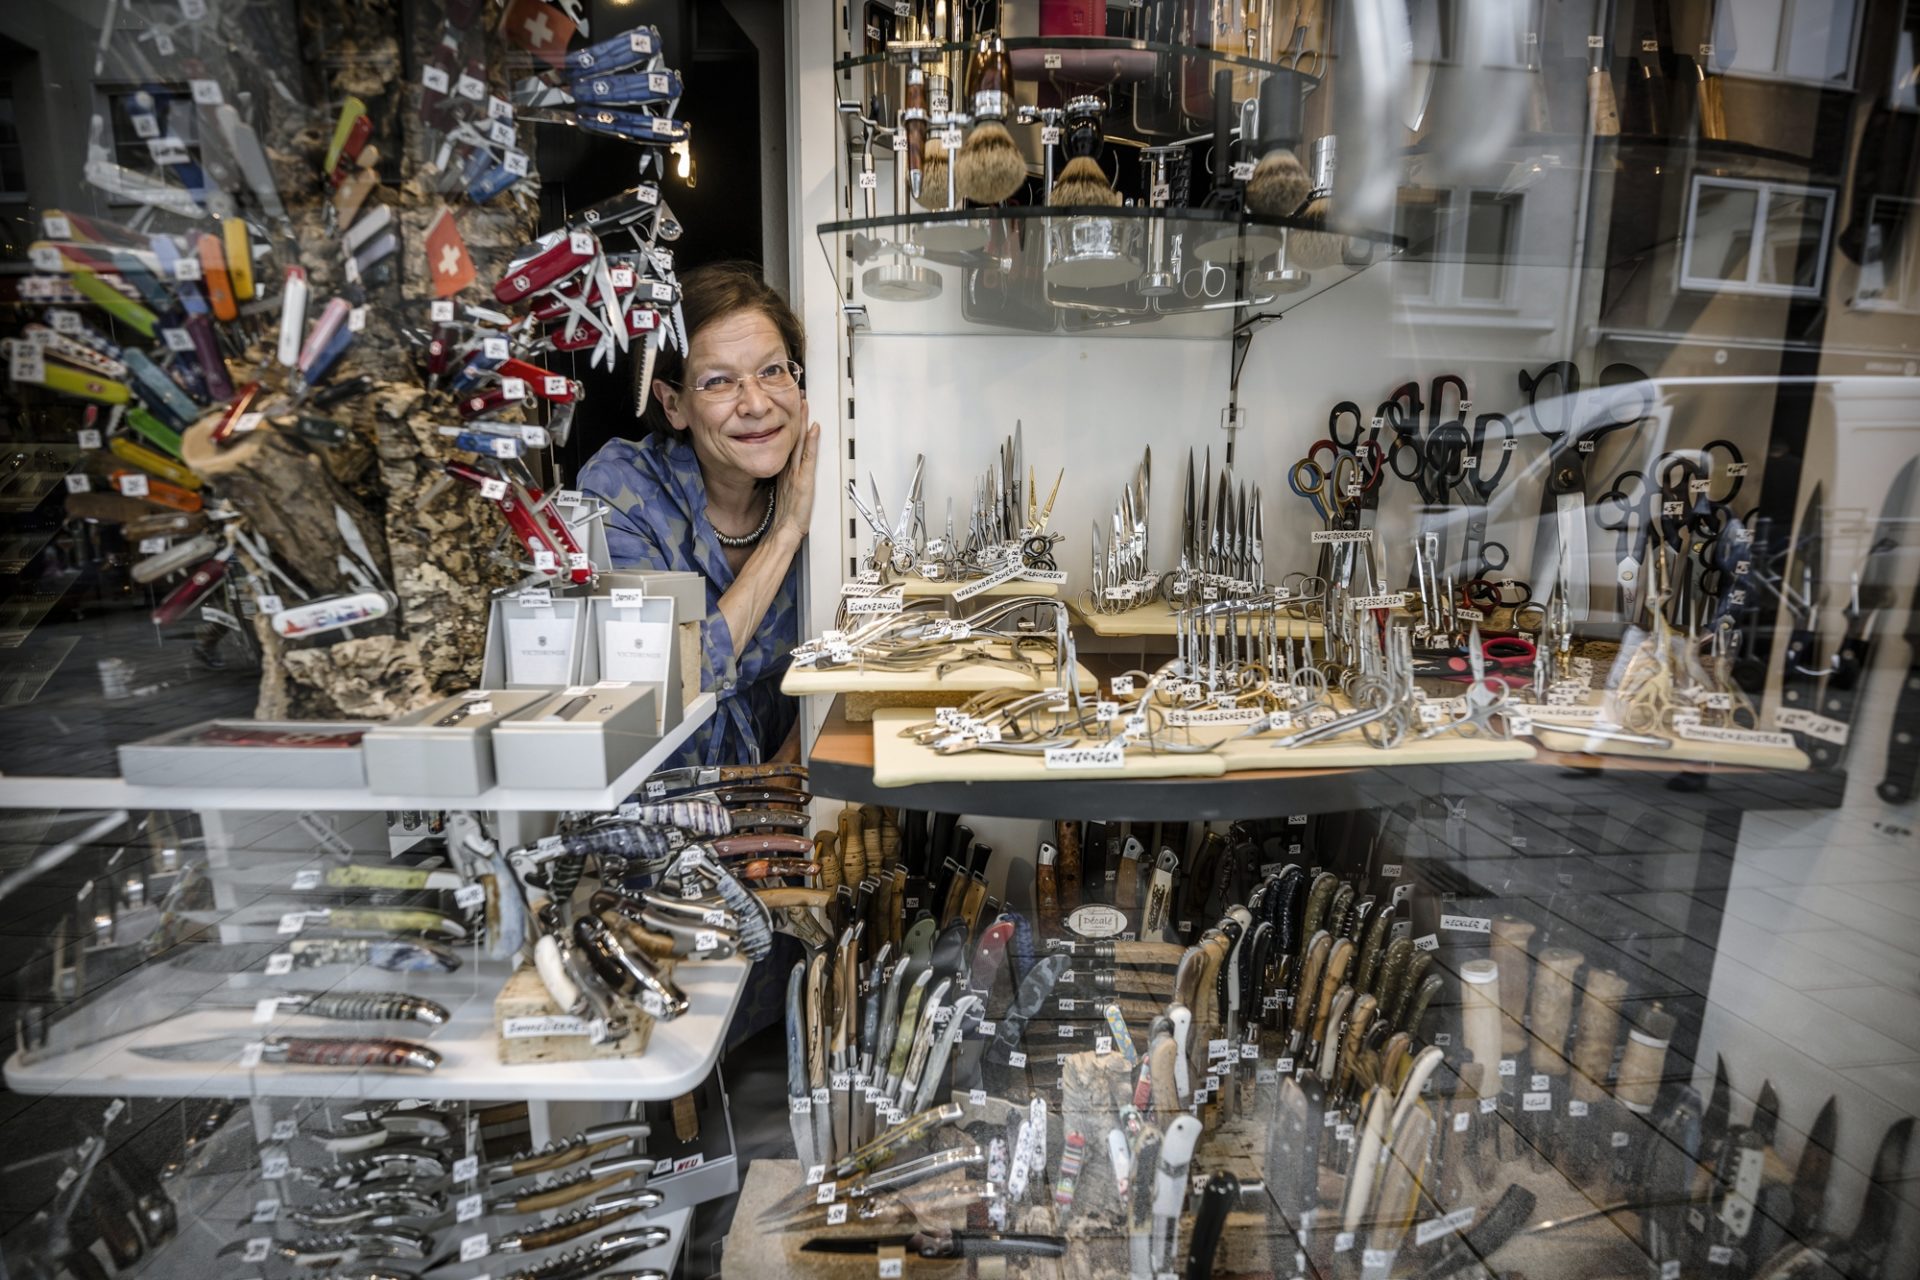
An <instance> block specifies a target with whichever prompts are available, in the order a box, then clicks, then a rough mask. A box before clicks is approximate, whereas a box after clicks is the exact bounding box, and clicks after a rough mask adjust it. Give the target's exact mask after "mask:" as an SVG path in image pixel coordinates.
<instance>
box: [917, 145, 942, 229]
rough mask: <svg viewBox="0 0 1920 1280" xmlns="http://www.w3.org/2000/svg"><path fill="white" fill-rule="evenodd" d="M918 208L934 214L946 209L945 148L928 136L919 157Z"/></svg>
mask: <svg viewBox="0 0 1920 1280" xmlns="http://www.w3.org/2000/svg"><path fill="white" fill-rule="evenodd" d="M917 198H918V199H919V201H920V207H921V208H923V209H930V210H932V211H933V212H935V213H938V212H939V211H940V210H942V209H944V208H946V207H947V146H946V144H945V143H944V142H942V141H940V139H939V138H938V137H935V136H932V135H929V136H928V138H927V145H926V150H925V151H924V152H923V153H922V154H921V157H920V193H919V195H918V197H917Z"/></svg>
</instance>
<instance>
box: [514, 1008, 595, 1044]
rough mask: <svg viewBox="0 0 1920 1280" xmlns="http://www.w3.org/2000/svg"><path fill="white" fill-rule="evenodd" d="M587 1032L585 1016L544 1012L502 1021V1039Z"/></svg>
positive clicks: (573, 1034)
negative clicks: (577, 1016)
mask: <svg viewBox="0 0 1920 1280" xmlns="http://www.w3.org/2000/svg"><path fill="white" fill-rule="evenodd" d="M586 1034H587V1021H586V1019H585V1018H575V1017H572V1016H570V1015H568V1014H542V1015H535V1016H530V1017H525V1018H503V1019H501V1021H500V1038H501V1039H502V1040H527V1039H531V1038H533V1037H535V1036H584V1035H586Z"/></svg>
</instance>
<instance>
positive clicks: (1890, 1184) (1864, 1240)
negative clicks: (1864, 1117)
mask: <svg viewBox="0 0 1920 1280" xmlns="http://www.w3.org/2000/svg"><path fill="white" fill-rule="evenodd" d="M1912 1139H1913V1117H1912V1116H1905V1117H1902V1118H1901V1119H1899V1120H1896V1121H1894V1122H1893V1124H1892V1125H1891V1126H1889V1127H1888V1129H1887V1132H1886V1136H1885V1137H1883V1138H1881V1139H1880V1149H1879V1150H1878V1151H1877V1152H1876V1153H1875V1154H1874V1157H1873V1171H1872V1173H1871V1175H1870V1179H1871V1180H1870V1181H1869V1182H1868V1184H1867V1196H1866V1199H1865V1201H1864V1202H1862V1204H1861V1206H1860V1220H1859V1221H1858V1222H1857V1223H1855V1224H1854V1228H1853V1235H1852V1237H1851V1239H1850V1240H1849V1241H1848V1245H1849V1247H1848V1250H1847V1254H1848V1257H1847V1260H1846V1263H1845V1264H1843V1265H1842V1266H1841V1268H1840V1270H1841V1271H1842V1272H1843V1273H1844V1274H1846V1275H1848V1276H1855V1277H1860V1278H1861V1280H1881V1275H1882V1273H1883V1271H1884V1269H1885V1265H1886V1261H1887V1252H1888V1250H1889V1248H1890V1246H1891V1245H1892V1243H1893V1236H1894V1230H1893V1228H1894V1221H1895V1219H1896V1218H1897V1217H1898V1216H1899V1213H1900V1206H1901V1199H1900V1193H1899V1192H1898V1191H1896V1190H1895V1189H1894V1185H1895V1184H1896V1183H1898V1182H1899V1181H1900V1180H1901V1178H1902V1176H1903V1175H1904V1174H1905V1171H1906V1166H1907V1147H1908V1146H1909V1145H1910V1143H1911V1141H1912Z"/></svg>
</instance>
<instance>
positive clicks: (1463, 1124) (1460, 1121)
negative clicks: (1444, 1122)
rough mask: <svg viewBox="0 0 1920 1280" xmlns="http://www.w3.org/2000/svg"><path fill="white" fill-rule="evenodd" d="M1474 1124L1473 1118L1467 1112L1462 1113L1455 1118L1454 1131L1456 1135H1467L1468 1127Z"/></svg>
mask: <svg viewBox="0 0 1920 1280" xmlns="http://www.w3.org/2000/svg"><path fill="white" fill-rule="evenodd" d="M1472 1123H1473V1117H1472V1116H1471V1115H1469V1114H1468V1113H1467V1112H1465V1111H1462V1112H1460V1113H1458V1114H1457V1115H1455V1116H1454V1117H1453V1131H1454V1132H1455V1133H1465V1132H1466V1131H1467V1126H1468V1125H1470V1124H1472Z"/></svg>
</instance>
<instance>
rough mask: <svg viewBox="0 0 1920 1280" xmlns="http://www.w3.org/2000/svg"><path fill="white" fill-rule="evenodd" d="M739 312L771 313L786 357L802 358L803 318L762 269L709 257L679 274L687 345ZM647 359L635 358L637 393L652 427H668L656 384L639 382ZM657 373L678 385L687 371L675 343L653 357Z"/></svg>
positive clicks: (654, 371) (803, 341)
mask: <svg viewBox="0 0 1920 1280" xmlns="http://www.w3.org/2000/svg"><path fill="white" fill-rule="evenodd" d="M740 311H758V312H759V313H760V314H761V315H763V316H765V317H766V318H767V320H768V322H769V323H771V324H772V325H773V327H774V329H775V330H776V331H777V332H778V333H779V334H780V341H781V342H782V343H784V344H785V346H786V348H787V359H789V360H796V361H798V360H801V359H802V357H803V356H804V355H805V353H806V349H807V333H806V330H805V328H803V327H802V326H801V324H800V317H799V316H797V315H795V314H794V311H793V308H792V307H790V306H788V305H787V300H786V299H785V298H783V297H781V296H780V291H779V290H777V289H775V288H774V287H773V286H772V285H770V284H768V283H767V282H766V281H765V280H763V279H762V278H761V276H760V269H759V268H758V267H756V266H754V265H753V264H752V263H750V262H710V263H707V264H706V265H705V266H699V267H695V268H694V269H693V270H691V271H689V272H687V274H686V275H684V276H682V277H681V278H680V314H681V317H682V319H684V320H685V321H686V326H687V345H688V346H692V345H693V339H694V335H696V334H698V333H699V332H700V331H701V330H702V329H704V328H706V327H707V326H708V325H710V324H712V323H713V322H714V321H716V320H723V319H725V318H726V317H728V316H730V315H733V314H735V313H736V312H740ZM644 363H645V362H644V361H641V360H635V361H634V362H633V374H634V384H635V385H634V388H633V398H634V400H635V402H636V403H639V404H643V405H645V409H644V411H643V413H642V415H641V416H642V417H643V418H644V419H645V421H646V423H647V426H648V427H649V428H650V429H652V430H654V431H665V430H668V429H669V428H668V426H667V415H666V411H665V410H663V409H662V408H661V407H660V402H659V400H657V399H656V398H655V397H654V395H653V387H652V386H651V385H647V386H641V385H639V383H640V371H641V368H642V366H643V365H644ZM653 376H654V377H655V378H658V379H659V380H660V381H662V382H667V383H672V384H674V385H676V386H677V385H678V384H679V382H680V380H681V379H682V378H683V377H685V376H686V361H685V359H684V358H683V357H682V356H681V354H680V352H679V351H677V350H675V349H674V348H673V347H672V346H671V345H669V346H666V347H663V348H662V349H661V351H660V355H659V358H658V359H657V360H655V361H654V366H653Z"/></svg>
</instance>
